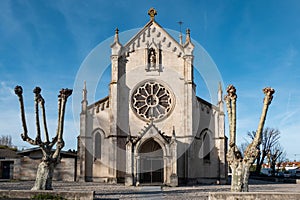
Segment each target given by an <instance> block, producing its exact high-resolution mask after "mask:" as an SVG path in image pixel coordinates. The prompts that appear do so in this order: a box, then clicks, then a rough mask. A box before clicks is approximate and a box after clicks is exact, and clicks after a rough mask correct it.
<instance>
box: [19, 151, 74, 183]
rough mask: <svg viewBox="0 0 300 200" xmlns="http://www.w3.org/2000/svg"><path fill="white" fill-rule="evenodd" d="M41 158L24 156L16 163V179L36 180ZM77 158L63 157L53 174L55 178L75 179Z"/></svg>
mask: <svg viewBox="0 0 300 200" xmlns="http://www.w3.org/2000/svg"><path fill="white" fill-rule="evenodd" d="M40 162H41V160H40V159H31V158H29V157H27V156H24V157H22V158H21V159H20V160H19V162H15V163H14V169H17V170H14V179H17V180H35V177H36V172H37V167H38V165H39V164H40ZM74 177H75V160H74V159H73V158H62V159H61V163H59V164H58V165H57V166H56V168H55V170H54V175H53V180H57V181H74Z"/></svg>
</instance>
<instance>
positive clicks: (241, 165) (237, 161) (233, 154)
mask: <svg viewBox="0 0 300 200" xmlns="http://www.w3.org/2000/svg"><path fill="white" fill-rule="evenodd" d="M263 91H264V93H265V98H264V106H263V110H262V114H261V117H260V122H259V125H258V128H257V131H256V135H255V137H254V138H253V141H252V143H251V144H249V146H248V147H247V149H246V150H245V152H244V158H243V156H242V154H241V152H240V150H239V149H238V148H237V146H236V141H235V140H236V98H237V96H236V93H235V92H236V89H235V87H234V86H233V85H229V86H228V88H227V93H228V94H227V95H226V96H225V101H226V105H227V112H228V118H229V129H230V140H229V141H230V142H229V150H228V153H227V160H228V164H229V166H230V168H231V170H232V179H231V191H232V192H248V191H249V185H248V182H249V175H250V166H251V165H252V164H253V162H254V161H255V159H257V156H258V154H259V145H260V143H261V133H262V130H263V126H264V123H265V119H266V115H267V111H268V106H269V105H270V103H271V101H272V98H273V96H272V95H273V93H274V89H272V88H265V89H264V90H263Z"/></svg>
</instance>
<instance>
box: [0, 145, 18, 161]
mask: <svg viewBox="0 0 300 200" xmlns="http://www.w3.org/2000/svg"><path fill="white" fill-rule="evenodd" d="M19 157H20V156H19V155H18V154H17V151H16V150H12V149H10V148H9V147H3V148H0V159H6V158H19Z"/></svg>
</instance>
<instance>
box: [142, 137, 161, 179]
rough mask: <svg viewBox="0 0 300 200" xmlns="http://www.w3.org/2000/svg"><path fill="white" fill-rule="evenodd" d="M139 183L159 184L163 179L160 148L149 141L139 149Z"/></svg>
mask: <svg viewBox="0 0 300 200" xmlns="http://www.w3.org/2000/svg"><path fill="white" fill-rule="evenodd" d="M139 153H140V167H141V168H140V183H144V184H161V183H163V178H164V160H163V151H162V148H161V146H160V145H159V144H158V143H157V142H156V141H154V140H153V139H150V140H148V141H146V142H145V143H144V144H143V145H142V146H141V148H140V152H139Z"/></svg>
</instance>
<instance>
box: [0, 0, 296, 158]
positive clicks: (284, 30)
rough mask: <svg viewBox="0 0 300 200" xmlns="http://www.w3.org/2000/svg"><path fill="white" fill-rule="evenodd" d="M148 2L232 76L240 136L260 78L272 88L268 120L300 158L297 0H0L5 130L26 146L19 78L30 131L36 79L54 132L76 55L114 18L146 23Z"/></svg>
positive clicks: (258, 103)
mask: <svg viewBox="0 0 300 200" xmlns="http://www.w3.org/2000/svg"><path fill="white" fill-rule="evenodd" d="M150 7H154V8H156V9H157V11H158V15H157V16H156V20H157V21H158V23H159V24H160V25H162V26H163V27H165V28H169V29H172V30H179V26H178V24H177V22H178V21H180V20H181V21H183V22H184V24H183V26H182V28H183V30H185V29H186V28H190V29H191V36H192V38H193V39H194V40H196V41H197V42H198V43H200V44H201V45H202V46H203V47H204V48H205V50H206V51H207V52H208V53H209V55H210V56H211V58H212V59H213V61H214V62H215V64H216V65H217V67H218V69H219V71H220V73H221V76H222V79H223V81H224V84H225V86H227V85H228V84H234V85H235V86H236V88H237V94H238V124H237V128H238V129H237V130H238V140H239V142H243V141H244V139H243V138H245V137H246V136H245V135H246V133H247V131H251V130H255V129H256V128H257V125H258V121H259V117H260V113H261V107H262V99H263V94H262V88H264V87H265V86H272V87H273V88H275V90H276V93H275V96H274V100H273V102H272V104H271V106H270V110H269V113H268V116H267V121H266V126H269V127H273V128H278V129H279V130H280V131H281V133H282V134H281V140H280V142H281V144H282V145H283V146H284V148H285V149H286V151H287V154H288V157H289V158H290V159H297V160H299V159H300V151H299V148H298V144H297V142H298V141H299V130H300V117H299V116H298V115H297V114H298V113H299V111H300V91H299V89H298V87H299V85H300V66H299V63H300V62H299V61H300V56H299V52H300V20H299V17H300V14H299V13H300V3H299V2H298V1H296V0H295V1H289V0H287V1H279V0H272V1H258V0H252V1H238V0H236V1H235V0H219V1H199V0H195V1H178V0H172V1H166V0H165V1H162V0H160V1H139V0H134V1H123V0H117V1H79V0H64V1H63V0H53V1H48V0H29V1H28V0H27V1H26V0H13V1H12V0H11V1H8V0H2V1H0V102H1V104H0V110H1V112H0V135H6V134H10V135H12V136H13V143H14V144H15V145H17V146H19V147H22V146H26V147H29V145H27V144H26V143H25V142H23V141H22V140H21V139H20V136H19V134H20V132H21V131H22V129H21V124H20V123H21V121H20V119H19V105H18V101H17V98H16V96H15V95H14V93H13V88H14V86H15V85H17V84H18V85H22V86H23V88H24V95H25V105H26V112H27V123H28V126H29V130H30V134H31V135H32V136H33V135H34V131H35V128H34V118H33V94H32V89H33V88H34V87H35V86H36V85H38V86H40V87H42V89H43V91H42V93H43V95H44V98H45V99H46V105H47V117H48V121H49V122H48V123H49V129H50V131H51V133H54V132H55V129H56V119H57V94H58V91H59V90H60V88H62V87H68V88H73V86H74V81H75V79H76V75H77V72H78V70H79V68H80V66H81V63H82V62H83V61H84V59H85V58H86V57H87V55H88V54H89V53H90V52H91V51H92V50H93V49H94V48H95V47H96V46H97V45H98V44H100V43H101V42H102V41H104V40H106V39H107V38H109V37H111V36H113V34H114V29H115V28H116V27H118V28H119V29H120V31H127V30H131V29H135V28H139V27H143V26H144V25H145V24H146V23H147V22H148V20H149V17H148V15H147V11H148V9H149V8H150ZM107 80H108V78H104V79H103V81H101V82H100V86H98V88H97V90H101V91H97V92H96V99H98V98H101V97H103V96H104V94H105V93H106V92H107V89H106V87H107V84H108V82H107ZM102 88H104V89H102ZM198 88H200V89H198V90H197V94H198V95H199V96H201V97H203V98H207V91H205V89H204V90H203V91H202V90H201V88H203V83H202V82H199V83H198ZM75 92H80V91H75ZM75 106H76V105H75ZM78 107H80V105H78ZM67 109H68V111H67V115H66V124H65V134H64V136H65V137H64V138H65V140H66V149H68V148H72V149H75V148H76V140H77V139H76V138H77V136H78V134H79V133H78V131H77V128H76V127H78V125H79V124H77V123H75V124H74V120H73V113H72V99H70V102H69V103H68V105H67ZM226 131H227V132H228V125H227V124H226ZM295 154H299V155H295Z"/></svg>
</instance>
